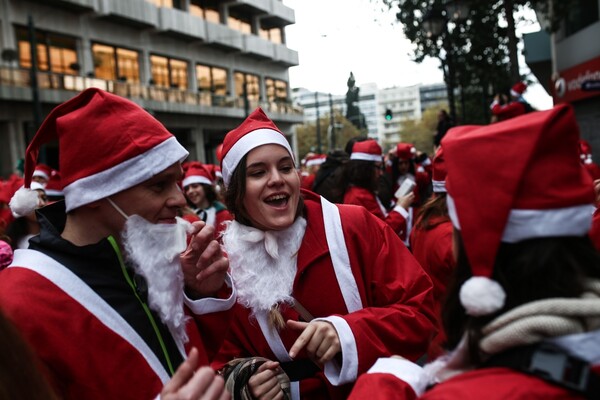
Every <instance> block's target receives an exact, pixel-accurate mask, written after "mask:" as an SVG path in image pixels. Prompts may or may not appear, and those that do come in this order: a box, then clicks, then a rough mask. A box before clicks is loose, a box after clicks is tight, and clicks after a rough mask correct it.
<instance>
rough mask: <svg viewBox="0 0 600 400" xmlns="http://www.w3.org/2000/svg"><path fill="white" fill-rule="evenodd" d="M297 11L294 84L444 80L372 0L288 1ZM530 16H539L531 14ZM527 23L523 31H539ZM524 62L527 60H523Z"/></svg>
mask: <svg viewBox="0 0 600 400" xmlns="http://www.w3.org/2000/svg"><path fill="white" fill-rule="evenodd" d="M283 3H284V4H285V5H287V6H288V7H291V8H292V9H294V11H295V14H296V23H295V24H294V25H290V26H288V27H286V39H287V46H288V47H289V48H291V49H293V50H296V51H298V54H299V61H300V65H299V66H297V67H292V68H290V86H291V87H292V88H294V87H305V88H307V89H309V90H312V91H319V92H326V93H332V94H344V93H346V90H347V86H346V81H347V79H348V76H349V75H350V71H352V72H353V73H354V77H355V79H356V84H357V85H358V86H360V85H364V84H366V83H371V82H374V83H377V86H378V87H379V88H380V89H381V88H388V87H392V86H410V85H414V84H417V83H422V84H429V83H438V82H443V76H442V72H441V70H440V69H439V61H438V60H437V59H427V60H425V61H424V62H423V63H421V64H416V63H414V62H412V61H411V54H412V51H411V49H412V45H411V43H410V42H409V41H408V40H407V39H406V38H405V37H404V34H403V33H402V28H401V26H400V25H399V24H397V23H395V15H394V14H393V13H391V12H389V13H382V12H381V11H380V10H378V9H377V8H378V6H377V4H378V3H376V2H373V1H370V0H319V1H317V0H283ZM528 16H534V14H533V13H529V14H528ZM538 29H539V27H538V26H537V24H534V25H531V24H524V25H522V26H521V27H520V31H528V32H531V31H536V30H538ZM521 63H522V64H524V61H522V62H521ZM526 98H527V100H529V101H530V102H531V103H532V104H533V105H534V107H536V108H538V109H545V108H549V107H551V105H552V102H551V99H550V98H549V96H548V95H547V94H546V93H545V91H544V90H543V89H542V88H541V86H539V85H538V86H537V87H535V86H534V87H530V88H529V90H528V92H527V93H526Z"/></svg>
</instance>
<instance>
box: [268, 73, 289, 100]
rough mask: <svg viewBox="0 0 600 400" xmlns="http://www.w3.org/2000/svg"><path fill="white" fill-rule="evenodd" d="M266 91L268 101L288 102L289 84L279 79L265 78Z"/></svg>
mask: <svg viewBox="0 0 600 400" xmlns="http://www.w3.org/2000/svg"><path fill="white" fill-rule="evenodd" d="M265 90H266V92H267V100H268V101H281V102H285V101H287V97H288V93H287V92H288V84H287V82H285V81H281V80H279V79H271V78H265Z"/></svg>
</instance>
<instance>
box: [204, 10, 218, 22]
mask: <svg viewBox="0 0 600 400" xmlns="http://www.w3.org/2000/svg"><path fill="white" fill-rule="evenodd" d="M204 19H206V20H207V21H209V22H213V23H215V24H220V23H221V18H220V17H219V11H217V10H212V9H209V8H207V9H205V10H204Z"/></svg>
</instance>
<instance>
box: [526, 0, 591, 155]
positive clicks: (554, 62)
mask: <svg viewBox="0 0 600 400" xmlns="http://www.w3.org/2000/svg"><path fill="white" fill-rule="evenodd" d="M537 16H538V20H539V21H540V25H541V26H542V27H543V28H545V27H547V26H548V22H547V19H546V18H545V16H544V14H542V13H540V12H538V13H537ZM599 38H600V0H577V1H574V2H573V6H572V7H569V8H568V10H567V13H566V15H565V16H564V17H563V18H562V19H561V21H560V24H559V28H558V30H557V31H556V32H553V33H551V34H548V33H547V32H546V31H544V30H542V31H540V32H535V33H532V34H528V35H525V36H524V43H525V61H526V62H527V64H528V65H529V67H530V68H531V70H532V72H533V73H534V74H535V75H536V77H537V78H538V80H539V82H540V83H541V84H542V85H543V86H544V87H545V88H546V90H547V91H548V93H549V94H551V95H552V97H553V100H554V104H558V103H570V104H572V105H573V108H574V110H575V114H576V116H577V121H578V123H579V127H580V129H581V136H582V138H584V139H586V140H587V141H588V142H590V144H591V145H592V148H593V154H594V156H595V157H594V158H595V161H596V162H598V159H600V45H599V44H598V40H599Z"/></svg>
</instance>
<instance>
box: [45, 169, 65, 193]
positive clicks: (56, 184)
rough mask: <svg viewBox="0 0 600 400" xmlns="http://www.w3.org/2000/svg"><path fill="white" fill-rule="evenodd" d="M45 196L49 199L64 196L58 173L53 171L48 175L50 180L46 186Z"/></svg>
mask: <svg viewBox="0 0 600 400" xmlns="http://www.w3.org/2000/svg"><path fill="white" fill-rule="evenodd" d="M46 195H47V196H49V197H63V196H64V195H65V193H64V192H63V184H62V180H61V178H60V172H58V171H56V170H53V171H52V173H51V174H50V179H48V183H47V184H46Z"/></svg>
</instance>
